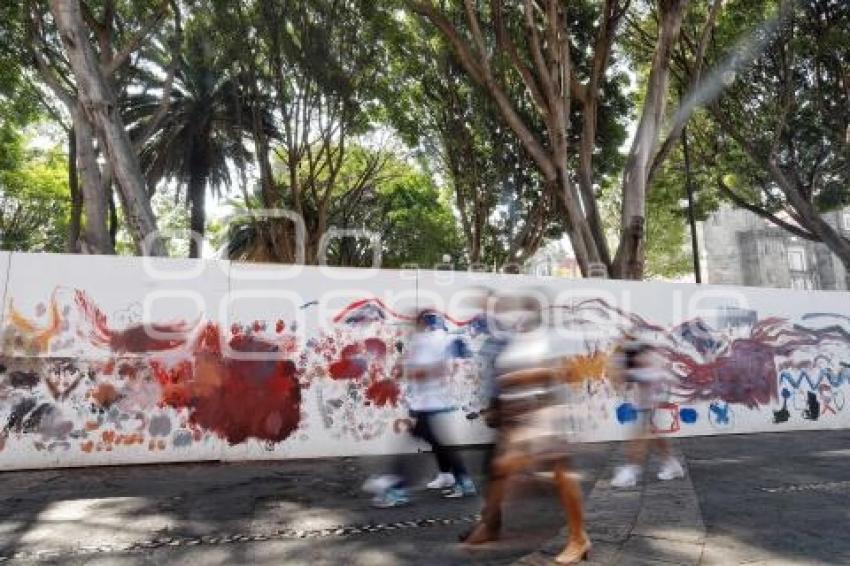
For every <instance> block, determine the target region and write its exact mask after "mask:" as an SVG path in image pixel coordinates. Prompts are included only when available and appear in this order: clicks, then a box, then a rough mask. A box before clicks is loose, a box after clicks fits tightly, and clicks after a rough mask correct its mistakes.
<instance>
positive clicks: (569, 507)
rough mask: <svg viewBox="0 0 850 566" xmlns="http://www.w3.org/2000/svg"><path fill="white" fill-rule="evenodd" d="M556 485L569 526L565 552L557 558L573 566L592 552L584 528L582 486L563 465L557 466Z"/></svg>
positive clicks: (562, 562)
mask: <svg viewBox="0 0 850 566" xmlns="http://www.w3.org/2000/svg"><path fill="white" fill-rule="evenodd" d="M554 472H555V485H556V486H557V489H558V496H559V497H560V499H561V505H562V506H563V507H564V513H565V514H566V515H567V521H568V525H569V532H570V534H569V538H568V539H567V545H566V547H565V548H564V551H563V552H561V554H559V555H558V556H557V557H555V562H557V563H559V564H573V563H575V562H579V561H580V560H583V559H584V558H585V557H586V556H587V553H588V552H589V551H590V538H589V537H588V536H587V531H586V530H585V526H584V507H583V505H582V496H581V485H580V484H579V482H578V480H576V478H575V477H574V476H573V475H572V474H570V473H569V472H568V471H567V467H566V466H565V465H564V464H563V463H558V464H556V465H555V470H554Z"/></svg>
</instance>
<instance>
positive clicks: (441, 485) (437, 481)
mask: <svg viewBox="0 0 850 566" xmlns="http://www.w3.org/2000/svg"><path fill="white" fill-rule="evenodd" d="M454 485H455V477H454V474H437V477H435V478H434V479H433V480H431V481H430V482H428V484H427V485H426V486H425V487H427V488H428V489H448V488H450V487H454Z"/></svg>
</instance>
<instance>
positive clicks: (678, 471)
mask: <svg viewBox="0 0 850 566" xmlns="http://www.w3.org/2000/svg"><path fill="white" fill-rule="evenodd" d="M683 477H685V469H684V468H682V464H680V463H679V461H678V460H676V459H675V458H670V459H669V460H667V461H666V462H664V465H662V466H661V469H660V470H659V471H658V479H660V480H675V479H678V478H683Z"/></svg>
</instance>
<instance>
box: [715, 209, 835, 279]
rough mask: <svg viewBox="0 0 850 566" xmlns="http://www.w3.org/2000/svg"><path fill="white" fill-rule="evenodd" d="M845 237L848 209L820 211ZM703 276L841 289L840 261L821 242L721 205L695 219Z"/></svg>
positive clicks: (743, 211) (748, 212) (746, 211)
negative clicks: (706, 214) (699, 236)
mask: <svg viewBox="0 0 850 566" xmlns="http://www.w3.org/2000/svg"><path fill="white" fill-rule="evenodd" d="M823 218H824V219H825V220H826V221H827V222H828V223H829V224H830V225H832V226H833V227H835V228H837V229H839V230H840V231H841V232H842V233H843V234H844V235H845V236H847V237H850V208H846V209H842V210H837V211H834V212H830V213H827V214H824V215H823ZM700 232H701V238H700V239H701V242H700V243H701V245H700V256H701V261H702V272H703V273H702V275H703V281H705V282H706V283H711V284H716V285H747V286H753V287H785V288H791V289H825V290H846V289H847V288H848V286H847V284H848V277H847V272H846V270H845V269H844V265H843V264H842V263H841V261H840V260H839V259H838V257H836V256H835V255H834V254H833V253H832V252H830V251H829V248H827V247H826V246H825V245H824V244H821V243H816V242H812V241H809V240H806V239H804V238H800V237H797V236H794V235H793V234H791V233H789V232H787V231H785V230H783V229H781V228H778V227H776V226H775V225H773V224H771V223H769V222H768V221H766V220H764V219H763V218H761V217H759V216H757V215H756V214H753V213H752V212H750V211H748V210H744V209H740V208H733V207H731V206H726V207H723V208H721V209H719V210H718V211H716V212H715V213H714V214H712V215H711V216H710V217H709V218H708V219H707V220H706V221H705V222H702V223H701V226H700Z"/></svg>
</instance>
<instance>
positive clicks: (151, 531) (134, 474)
mask: <svg viewBox="0 0 850 566" xmlns="http://www.w3.org/2000/svg"><path fill="white" fill-rule="evenodd" d="M677 446H678V449H679V450H680V451H681V454H682V456H683V458H684V460H685V461H686V463H687V466H688V468H689V474H688V477H687V478H686V479H684V480H676V481H672V482H659V481H657V480H655V479H654V474H653V473H652V472H653V471H654V468H655V467H656V466H657V464H653V465H651V467H650V472H651V473H650V474H647V479H646V481H645V482H643V483H642V484H641V485H640V486H639V487H638V488H636V489H633V490H613V489H612V488H611V487H610V485H609V483H608V478H610V474H611V470H612V468H613V466H615V465H617V463H618V462H620V461H621V459H622V456H621V447H620V446H618V445H611V444H607V445H603V444H595V445H584V446H580V447H577V455H576V467H577V468H578V469H579V470H580V471H581V473H582V478H583V481H582V483H583V486H584V489H585V494H586V505H587V510H588V523H589V527H590V532H591V536H592V538H593V540H594V549H593V553H592V555H591V563H592V564H671V563H672V564H745V563H746V564H768V563H770V564H847V563H850V539H847V538H846V536H845V534H844V533H845V526H844V525H845V524H846V523H847V519H848V516H850V511H848V509H850V432H848V431H818V432H806V433H782V434H762V435H745V436H734V435H732V436H722V437H711V438H706V437H703V438H692V439H683V440H681V441H679V442H678V444H677ZM464 455H465V456H466V458H467V460H468V462H469V463H470V464H472V467H473V469H477V466H475V464H477V463H478V461H479V459H480V453H479V451H477V450H466V451H464ZM410 459H411V463H412V465H413V467H415V468H416V469H417V470H418V471H419V474H420V477H419V478H418V479H419V480H420V481H424V480H425V479H427V478H428V476H430V475H431V474H432V472H433V463H432V460H431V457H430V455H427V454H421V455H412V456H410ZM387 463H388V460H387V459H386V458H357V459H334V460H321V461H318V460H302V461H283V462H266V463H241V464H190V465H171V466H138V467H118V468H88V469H72V470H50V471H40V472H12V473H5V474H2V475H0V501H2V507H0V560H2V561H7V562H8V561H12V562H16V563H17V562H20V563H28V562H33V561H38V562H42V561H44V562H48V563H51V562H52V563H57V564H58V563H61V564H154V563H156V564H162V563H169V564H237V563H253V564H266V563H268V564H311V565H318V564H332V563H334V564H336V563H345V564H370V565H371V564H470V563H472V564H509V563H512V562H516V561H519V562H520V563H523V564H547V563H551V562H550V561H551V558H552V557H553V556H554V554H555V553H556V552H557V551H559V550H560V547H561V545H562V541H563V536H562V534H559V533H560V531H561V530H562V527H563V523H562V521H563V519H562V516H561V513H560V509H559V508H558V505H557V502H556V499H555V498H554V496H553V491H552V486H551V483H550V481H549V480H548V479H546V478H541V477H536V476H527V477H524V478H522V479H521V480H520V481H518V482H517V484H516V486H515V487H514V489H513V491H512V493H511V496H510V497H509V501H508V503H507V510H506V513H505V523H506V524H505V538H504V540H503V541H500V542H499V543H495V544H493V545H489V546H488V547H486V548H480V549H474V550H469V549H465V548H463V547H461V546H460V545H458V544H456V543H455V541H456V537H457V534H458V533H459V532H461V531H463V530H464V529H466V528H467V527H468V525H469V524H470V523H471V522H472V521H473V520H474V518H475V514H476V513H477V511H478V508H479V505H480V501H479V500H478V498H467V499H461V500H445V499H442V498H440V497H439V495H438V494H435V493H428V492H427V490H420V491H418V492H417V494H416V495H417V500H416V502H415V504H414V505H411V506H409V507H404V508H399V509H388V510H377V509H372V508H371V507H370V506H369V502H368V498H367V497H365V496H364V494H363V493H362V492H361V491H360V485H361V484H362V482H363V480H364V479H365V478H366V477H368V476H369V475H370V474H372V473H375V472H379V471H381V470H383V469H385V467H386V466H387ZM3 559H5V560H3Z"/></svg>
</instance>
